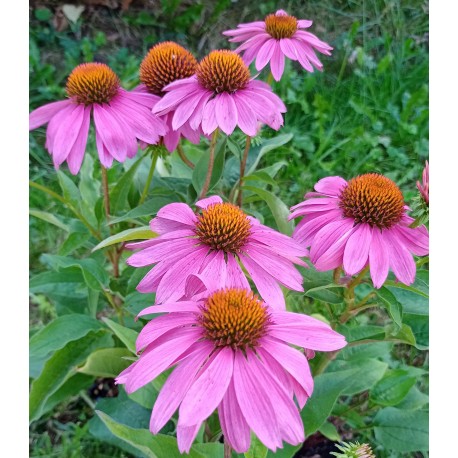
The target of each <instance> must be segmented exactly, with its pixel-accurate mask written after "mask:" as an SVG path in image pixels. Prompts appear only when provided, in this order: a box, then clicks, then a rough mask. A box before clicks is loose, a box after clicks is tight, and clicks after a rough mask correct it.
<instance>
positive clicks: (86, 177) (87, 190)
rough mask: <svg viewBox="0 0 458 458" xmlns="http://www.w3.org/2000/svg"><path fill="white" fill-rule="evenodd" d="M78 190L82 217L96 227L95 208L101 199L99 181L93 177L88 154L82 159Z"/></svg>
mask: <svg viewBox="0 0 458 458" xmlns="http://www.w3.org/2000/svg"><path fill="white" fill-rule="evenodd" d="M79 177H80V182H79V185H78V188H79V190H80V193H81V202H80V208H81V213H82V214H83V216H84V217H85V218H86V219H87V220H88V221H89V222H90V223H91V224H92V225H93V226H97V225H98V220H97V216H96V214H95V206H96V204H97V201H98V200H99V198H100V197H101V190H100V181H99V180H98V179H96V178H95V177H94V159H93V158H92V156H91V155H90V154H86V155H85V157H84V161H83V165H82V166H81V170H80V173H79Z"/></svg>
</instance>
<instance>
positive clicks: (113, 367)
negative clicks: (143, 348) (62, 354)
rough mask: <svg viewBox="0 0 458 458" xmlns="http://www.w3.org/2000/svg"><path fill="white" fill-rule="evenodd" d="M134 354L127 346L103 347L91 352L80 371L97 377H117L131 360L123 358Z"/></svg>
mask: <svg viewBox="0 0 458 458" xmlns="http://www.w3.org/2000/svg"><path fill="white" fill-rule="evenodd" d="M125 356H132V353H131V352H130V351H129V350H128V349H127V348H102V349H100V350H96V351H95V352H93V353H91V354H90V355H89V357H88V358H87V360H86V362H85V363H84V365H83V366H82V367H80V368H79V369H78V372H81V373H82V374H87V375H94V376H95V377H109V378H115V377H117V376H118V375H119V374H120V373H121V372H122V371H123V370H124V369H126V368H127V367H128V366H129V365H130V364H131V361H129V360H126V359H123V358H124V357H125Z"/></svg>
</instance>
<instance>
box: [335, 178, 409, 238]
mask: <svg viewBox="0 0 458 458" xmlns="http://www.w3.org/2000/svg"><path fill="white" fill-rule="evenodd" d="M339 206H340V208H341V209H342V210H343V214H344V216H346V217H347V218H353V219H354V220H355V224H359V223H367V224H369V225H370V226H372V227H374V226H376V227H378V228H380V229H389V228H390V227H392V226H394V225H395V224H397V223H399V221H400V220H401V218H402V215H403V213H404V198H403V196H402V192H401V190H400V189H399V188H398V187H397V186H396V184H395V183H394V182H393V181H391V180H390V179H389V178H387V177H385V176H383V175H379V174H377V173H368V174H365V175H360V176H357V177H355V178H353V179H351V180H350V181H349V182H348V184H347V186H346V187H345V188H344V189H343V190H342V193H341V195H340V202H339Z"/></svg>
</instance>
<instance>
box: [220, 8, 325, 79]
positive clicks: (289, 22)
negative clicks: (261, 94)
mask: <svg viewBox="0 0 458 458" xmlns="http://www.w3.org/2000/svg"><path fill="white" fill-rule="evenodd" d="M311 25H312V21H308V20H306V19H299V20H298V19H296V18H295V17H294V16H290V15H289V14H287V13H286V11H283V10H278V11H277V12H276V13H275V14H269V15H268V16H267V17H266V18H265V19H264V21H256V22H248V23H246V24H239V25H238V26H237V29H234V30H226V31H225V32H223V34H224V35H227V36H230V37H232V38H231V39H230V40H229V41H232V42H241V41H242V42H243V43H242V44H241V45H240V46H239V47H238V48H237V49H236V50H235V52H242V51H243V52H244V54H243V60H244V61H245V62H246V63H247V65H250V64H251V62H252V61H253V60H254V59H255V58H256V70H262V69H263V68H264V67H265V66H266V65H267V64H268V63H269V62H270V70H271V71H272V76H273V77H274V78H275V80H276V81H280V78H281V76H282V74H283V70H284V69H285V56H286V57H288V58H289V59H291V60H297V61H299V63H300V64H301V65H302V67H304V68H305V69H306V70H307V71H309V72H313V67H314V66H315V68H317V69H318V70H322V69H323V65H322V64H321V62H320V61H319V60H318V58H317V56H316V54H315V51H314V50H316V51H318V52H320V53H322V54H326V55H327V56H330V55H331V53H330V51H331V50H332V49H333V48H332V47H331V46H329V45H328V44H327V43H325V42H324V41H321V40H319V39H318V38H317V37H316V36H315V35H313V33H310V32H305V31H304V30H300V29H307V28H308V27H310V26H311Z"/></svg>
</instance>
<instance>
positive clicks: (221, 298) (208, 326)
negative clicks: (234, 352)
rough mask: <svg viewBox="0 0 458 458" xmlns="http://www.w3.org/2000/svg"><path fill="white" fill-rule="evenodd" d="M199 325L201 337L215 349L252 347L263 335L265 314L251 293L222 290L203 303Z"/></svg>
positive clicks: (242, 290) (230, 289)
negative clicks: (202, 329) (201, 330)
mask: <svg viewBox="0 0 458 458" xmlns="http://www.w3.org/2000/svg"><path fill="white" fill-rule="evenodd" d="M200 322H201V324H202V326H203V327H204V329H205V333H204V335H205V337H206V338H207V339H209V340H211V341H213V342H214V344H215V346H217V347H232V348H234V349H237V348H239V349H242V350H244V349H246V348H254V347H256V345H257V343H258V341H259V339H260V338H261V337H262V336H264V335H265V333H266V329H267V325H268V323H269V314H268V312H267V309H266V306H265V304H264V303H263V302H262V301H261V300H260V299H259V297H258V296H257V295H256V294H254V293H253V292H251V291H246V290H244V289H236V288H226V289H223V290H220V291H216V292H215V293H213V294H212V295H211V296H209V297H208V299H207V300H206V301H205V304H204V305H203V307H202V315H201V318H200Z"/></svg>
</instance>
